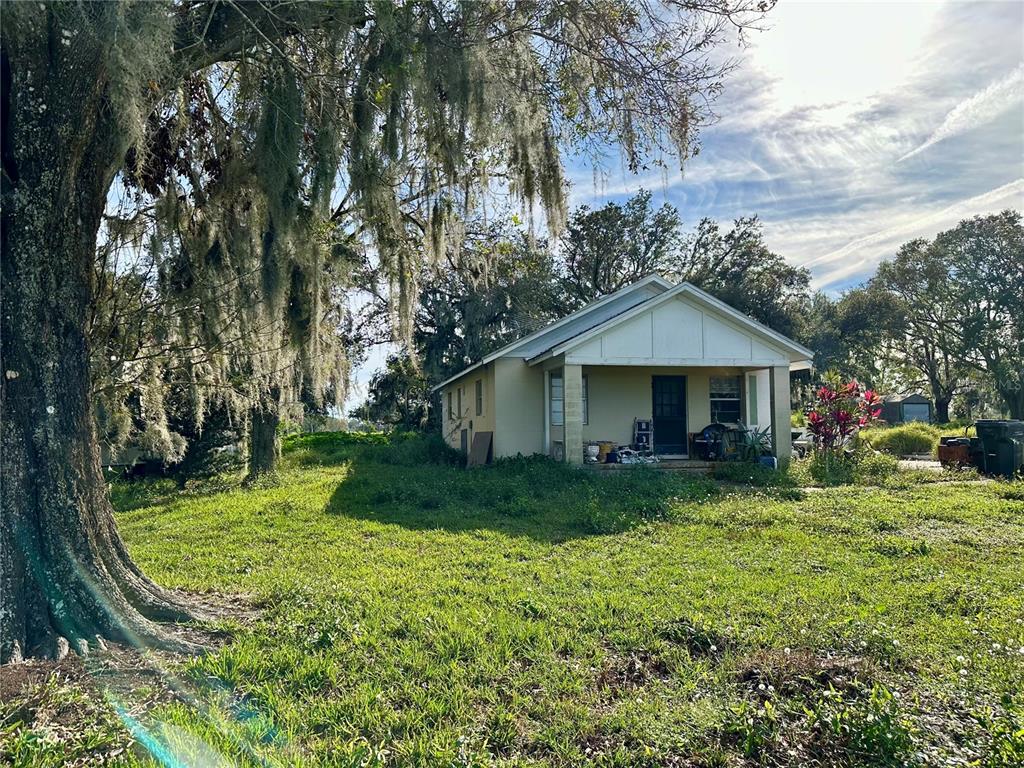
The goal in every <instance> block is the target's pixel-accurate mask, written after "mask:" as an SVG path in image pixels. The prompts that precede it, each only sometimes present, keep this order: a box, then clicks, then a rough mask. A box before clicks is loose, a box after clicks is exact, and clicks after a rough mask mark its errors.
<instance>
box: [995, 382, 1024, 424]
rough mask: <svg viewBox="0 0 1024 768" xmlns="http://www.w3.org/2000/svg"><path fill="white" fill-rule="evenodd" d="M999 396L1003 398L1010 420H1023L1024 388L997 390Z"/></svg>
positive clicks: (1002, 388)
mask: <svg viewBox="0 0 1024 768" xmlns="http://www.w3.org/2000/svg"><path fill="white" fill-rule="evenodd" d="M999 395H1000V397H1002V398H1003V403H1004V404H1005V405H1006V410H1007V412H1008V413H1009V414H1010V418H1011V419H1022V420H1024V387H1020V388H1017V389H1013V388H1012V387H1001V388H999Z"/></svg>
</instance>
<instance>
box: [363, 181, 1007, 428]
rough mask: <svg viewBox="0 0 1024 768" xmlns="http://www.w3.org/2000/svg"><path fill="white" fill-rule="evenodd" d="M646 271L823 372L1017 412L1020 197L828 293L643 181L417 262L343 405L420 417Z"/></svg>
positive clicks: (945, 411) (946, 401) (752, 236)
mask: <svg viewBox="0 0 1024 768" xmlns="http://www.w3.org/2000/svg"><path fill="white" fill-rule="evenodd" d="M649 274H660V275H662V276H664V277H665V278H667V279H669V280H672V281H674V282H678V281H682V280H686V281H689V282H691V283H693V284H694V285H696V286H698V287H700V288H702V289H704V290H706V291H708V292H709V293H711V294H713V295H715V296H716V297H718V298H719V299H721V300H723V301H725V302H727V303H728V304H730V305H731V306H733V307H736V308H737V309H739V310H740V311H742V312H744V313H746V314H747V315H749V316H750V317H752V318H754V319H755V320H758V321H759V322H761V323H764V324H765V325H767V326H769V327H770V328H773V329H774V330H777V331H779V332H780V333H783V334H786V335H787V336H790V337H792V338H794V339H796V340H797V341H799V342H801V343H803V344H805V345H806V346H808V347H809V348H810V349H812V350H814V351H815V353H816V357H815V361H814V362H815V367H816V369H818V370H819V371H825V370H833V371H835V372H837V373H839V374H841V375H843V376H846V377H856V378H857V379H859V380H860V381H861V382H863V383H865V384H867V385H869V386H871V387H873V388H876V389H878V390H880V391H881V392H883V393H897V392H909V391H918V390H919V391H922V392H924V393H926V394H927V395H929V396H930V397H931V399H932V400H933V401H934V403H935V418H936V420H937V421H939V422H947V421H949V420H950V418H951V417H952V416H953V415H959V416H961V417H963V418H968V419H970V418H974V417H976V416H977V415H979V414H981V413H984V412H991V413H1004V414H1008V415H1010V416H1012V417H1013V418H1024V319H1022V318H1024V228H1022V224H1021V215H1020V213H1019V212H1017V211H1004V212H1003V213H1000V214H995V215H990V216H978V217H975V218H972V219H967V220H964V221H962V222H960V224H958V225H957V226H956V227H954V228H953V229H951V230H949V231H946V232H942V233H940V234H938V235H937V236H936V237H935V238H934V239H933V240H925V239H917V240H913V241H911V242H909V243H906V244H905V245H903V246H902V247H901V248H900V249H899V250H898V252H897V253H896V254H895V255H894V257H893V258H892V259H890V260H887V261H884V262H883V263H882V264H881V265H880V266H879V269H878V271H877V273H876V274H875V275H874V276H873V277H872V278H871V279H869V280H868V281H866V282H865V283H864V284H862V285H860V286H857V287H854V288H851V289H848V290H846V291H844V292H842V293H839V294H838V295H829V294H826V293H824V292H821V291H815V290H813V289H812V287H811V275H810V273H809V272H808V270H806V269H804V268H801V267H795V266H792V265H791V264H789V263H788V262H787V261H786V260H785V259H784V258H783V256H781V255H780V254H778V253H775V252H773V251H772V250H771V249H769V248H768V246H767V245H766V244H765V242H764V238H763V233H762V228H761V225H760V222H759V221H758V219H757V217H756V216H751V217H745V218H740V219H737V220H735V221H734V222H732V225H731V226H730V227H728V228H724V227H722V226H721V225H720V224H718V223H717V222H714V221H712V220H710V219H703V220H701V221H700V222H698V224H697V225H696V227H695V228H694V229H693V230H692V231H689V232H688V231H686V230H685V228H684V226H683V222H682V219H681V217H680V215H679V212H678V210H677V209H676V208H675V207H673V206H672V205H670V204H668V203H665V204H663V205H662V206H660V207H658V208H655V207H654V206H653V205H652V197H651V194H650V192H647V191H643V190H642V191H640V192H639V193H638V194H637V195H635V196H634V197H632V198H631V199H629V200H627V201H626V202H625V203H621V204H620V203H614V202H613V203H608V204H607V205H605V206H603V207H601V208H597V209H591V208H590V207H588V206H581V207H579V208H577V209H576V210H575V211H574V212H573V213H572V214H571V216H570V218H569V221H568V224H567V226H566V228H565V232H564V234H563V235H562V237H561V238H560V240H559V241H557V242H545V241H540V242H533V241H532V240H531V238H530V237H529V236H528V234H527V233H525V232H524V231H523V229H522V228H521V227H520V226H518V222H517V221H516V220H515V218H514V217H509V218H508V219H507V220H505V221H503V222H502V223H499V224H495V223H492V224H490V225H489V226H487V227H484V228H481V229H480V231H479V232H478V233H477V234H476V235H475V236H473V237H467V238H466V239H465V240H464V241H463V243H462V244H461V250H460V251H459V252H458V253H452V254H448V256H447V258H446V262H445V263H444V264H443V265H433V266H428V267H426V268H425V269H424V271H423V273H422V275H421V277H420V291H419V299H418V304H417V308H416V313H415V325H414V332H413V346H412V349H406V350H403V351H401V352H398V353H396V354H393V355H391V356H390V357H389V359H388V360H387V363H386V366H385V368H384V369H383V370H381V371H378V372H377V373H376V374H375V375H374V376H373V378H372V379H371V381H370V383H369V387H368V395H367V398H366V400H365V402H364V403H362V404H361V405H360V406H358V407H357V408H356V409H355V410H354V411H353V412H352V413H353V415H358V416H360V417H362V418H365V419H369V420H373V421H378V422H382V423H386V424H393V425H398V426H401V427H404V428H412V429H415V428H425V427H429V426H431V425H432V424H433V423H434V419H435V418H436V416H435V413H434V409H433V408H432V400H431V396H430V391H429V390H430V388H431V387H432V386H434V385H435V384H437V383H438V382H440V381H443V380H444V379H445V378H447V377H449V376H451V375H452V374H454V373H456V372H458V371H459V370H461V369H462V368H464V367H466V366H467V365H469V364H471V363H473V362H476V361H478V360H480V359H481V358H482V357H484V356H485V355H487V354H488V353H490V352H493V351H495V350H497V349H499V348H501V347H502V346H505V345H506V344H508V343H510V342H512V341H514V340H516V339H518V338H521V337H522V336H525V335H526V334H528V333H530V332H532V331H534V330H537V329H538V328H540V327H542V326H544V325H545V324H547V323H549V322H551V321H552V320H554V319H556V318H558V317H561V316H564V315H566V314H568V313H569V312H571V311H574V310H575V309H578V308H580V307H582V306H584V305H585V304H587V303H588V302H590V301H593V300H594V299H596V298H599V297H600V296H603V295H607V294H609V293H612V292H614V291H616V290H618V289H620V288H622V287H623V286H625V285H628V284H629V283H632V282H634V281H636V280H638V279H639V278H641V277H643V276H645V275H649ZM379 311H382V310H379ZM805 383H809V381H808V382H805ZM798 390H799V387H798ZM954 403H955V404H956V406H957V409H958V412H957V413H956V414H954V412H953V405H954Z"/></svg>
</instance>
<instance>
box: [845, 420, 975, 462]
mask: <svg viewBox="0 0 1024 768" xmlns="http://www.w3.org/2000/svg"><path fill="white" fill-rule="evenodd" d="M973 434H974V430H973V428H969V427H957V426H956V425H953V424H946V425H942V426H939V425H937V424H926V423H925V422H923V421H912V422H909V423H907V424H898V425H896V426H894V427H871V428H868V429H865V430H863V431H861V432H860V433H859V434H858V439H859V440H860V441H861V442H863V443H864V444H865V445H868V446H870V447H871V448H873V449H874V450H876V451H883V452H884V453H888V454H892V455H893V456H908V455H912V454H922V453H930V454H932V455H935V452H936V450H937V449H938V447H939V438H941V437H945V436H947V435H949V436H953V437H964V436H965V435H973Z"/></svg>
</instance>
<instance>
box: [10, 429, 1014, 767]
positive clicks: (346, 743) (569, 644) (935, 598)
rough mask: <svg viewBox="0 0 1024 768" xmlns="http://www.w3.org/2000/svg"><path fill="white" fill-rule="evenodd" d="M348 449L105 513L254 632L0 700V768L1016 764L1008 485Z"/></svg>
mask: <svg viewBox="0 0 1024 768" xmlns="http://www.w3.org/2000/svg"><path fill="white" fill-rule="evenodd" d="M373 442H374V440H372V439H369V438H368V439H367V443H368V444H354V443H351V442H347V441H346V440H345V439H344V436H329V435H314V436H307V437H301V438H296V439H293V440H291V441H290V443H289V444H288V450H287V453H286V459H285V468H284V469H283V470H282V472H281V473H280V474H279V476H277V477H275V478H273V479H271V480H268V481H266V482H265V483H262V484H260V486H259V487H255V488H249V489H244V490H243V489H239V488H234V487H231V488H226V489H223V490H217V489H214V488H209V487H207V488H203V489H197V490H192V491H188V492H184V493H178V492H176V491H174V490H173V489H172V488H171V487H170V486H169V485H164V484H163V483H160V482H157V483H148V484H147V483H141V484H134V485H124V486H117V487H116V488H115V489H114V498H115V502H116V504H117V506H118V507H119V509H120V512H119V515H118V520H119V524H120V526H121V530H122V532H123V534H124V536H125V538H126V540H127V542H128V544H129V547H130V549H131V551H132V554H133V555H134V556H135V557H136V558H137V560H138V562H139V563H140V564H141V565H142V567H143V568H144V569H145V570H146V572H147V573H149V574H150V575H152V576H153V577H154V578H156V579H157V580H158V581H159V582H161V583H163V584H166V585H169V586H173V587H180V588H183V589H187V590H192V591H196V592H208V593H216V594H217V595H220V596H222V597H221V598H220V600H224V599H225V598H224V597H223V596H242V597H240V598H235V599H237V600H238V601H239V603H240V604H242V603H244V605H246V606H253V607H255V608H256V609H257V610H256V612H254V615H253V616H252V617H251V618H248V619H240V620H236V621H232V622H228V623H226V624H225V626H224V627H223V628H224V629H225V630H228V631H230V633H231V637H232V639H231V642H230V643H229V644H228V645H226V646H224V647H223V648H221V649H220V650H218V651H216V652H214V653H211V654H209V655H207V656H205V657H202V658H198V659H194V660H184V661H175V660H168V659H166V658H154V659H151V660H149V661H148V662H147V664H149V665H150V667H151V669H150V670H148V673H149V675H150V676H149V677H148V678H142V679H144V680H145V681H146V682H145V684H141V683H133V684H131V685H126V684H124V683H123V682H122V684H120V685H117V684H114V683H112V682H111V681H116V680H117V676H116V673H114V674H111V673H110V669H109V666H110V664H109V662H107V667H106V668H105V669H106V671H107V674H106V675H99V676H94V677H88V676H85V675H76V674H73V673H68V674H65V675H64V676H61V675H51V676H50V678H49V680H48V682H45V683H42V684H41V685H40V686H39V687H37V688H35V689H32V690H31V691H30V692H29V693H28V694H23V695H21V696H20V698H19V697H13V698H12V699H10V700H9V701H8V702H7V703H5V704H3V705H0V707H2V708H0V744H2V746H0V763H3V762H4V761H5V760H6V761H8V762H12V763H14V764H16V765H63V764H69V763H72V762H73V761H74V760H79V759H82V760H86V759H89V758H90V756H91V757H92V758H94V759H99V758H101V757H102V758H104V759H106V758H110V763H112V764H115V765H136V764H143V765H151V764H162V765H167V766H179V765H181V766H186V765H187V766H191V765H202V766H227V765H236V764H240V765H270V766H276V765H296V766H315V765H324V766H328V765H329V766H347V765H352V766H357V765H358V766H364V765H396V766H398V765H401V766H406V765H416V766H477V765H479V766H485V765H502V766H532V765H538V766H540V765H552V766H575V765H591V764H594V765H606V766H690V765H693V766H725V765H794V766H796V765H800V766H813V765H821V766H831V765H864V766H869V765H870V766H876V765H916V764H921V765H966V764H968V763H971V764H977V765H984V766H1011V765H1021V764H1024V694H1022V689H1024V623H1022V622H1024V568H1022V566H1021V563H1022V562H1024V484H1022V483H1016V484H1011V483H985V484H979V483H976V482H975V483H968V482H960V483H936V482H932V483H930V484H918V483H917V482H911V481H907V480H906V479H904V480H902V481H901V480H900V479H899V478H895V479H894V478H891V477H889V478H887V480H886V485H887V486H888V487H885V488H871V487H841V488H828V489H820V490H803V489H801V488H800V487H798V486H797V485H795V484H794V483H793V482H791V481H788V480H786V479H785V478H783V479H782V480H781V481H777V482H774V483H770V484H768V485H766V486H765V487H760V488H755V487H739V486H736V485H734V484H725V485H722V484H717V483H714V482H711V481H708V480H687V479H685V478H676V477H671V476H664V475H660V476H656V475H653V474H650V473H647V472H644V471H643V470H638V471H637V472H635V473H634V472H630V473H615V474H614V476H610V477H609V476H605V475H600V476H598V475H597V474H590V473H583V472H579V471H573V470H568V469H566V468H563V467H560V466H557V465H552V464H548V463H546V462H537V461H521V462H513V463H509V464H507V465H504V466H501V467H496V468H488V469H484V470H476V471H467V470H463V469H459V468H457V467H454V466H451V465H449V464H446V463H445V454H444V452H443V451H442V450H440V449H439V448H437V447H432V446H431V445H429V444H428V443H425V442H424V441H421V440H418V439H411V440H406V441H403V442H401V443H400V444H398V445H376V444H372V443H373ZM794 477H798V478H799V477H801V475H800V470H797V472H795V473H794ZM733 479H741V478H738V477H736V478H733ZM756 479H757V480H760V481H762V482H764V481H765V476H763V475H758V477H757V478H756ZM932 479H935V478H932ZM99 663H100V662H98V661H97V662H91V664H93V665H95V664H99ZM144 671H147V670H144ZM136 672H138V670H136ZM150 678H151V679H150ZM131 679H133V680H136V679H139V676H138V675H136V677H134V678H131ZM168 685H169V686H170V687H171V688H172V689H173V690H172V691H170V692H169V691H167V687H168ZM71 710H73V711H74V712H75V713H76V714H75V716H76V717H78V727H77V728H76V729H68V728H64V729H63V730H62V729H60V728H58V727H57V725H56V724H57V723H59V722H61V721H62V717H66V716H67V713H68V712H69V711H71ZM62 713H63V714H62ZM83 713H84V714H83ZM69 730H71V731H72V732H69ZM129 732H130V733H131V734H132V736H133V737H134V740H135V741H136V746H135V747H134V748H132V749H127V750H125V751H123V752H120V753H118V752H117V750H119V749H122V748H123V747H125V746H126V744H127V743H128V736H127V735H126V734H127V733H129ZM140 743H147V744H149V746H150V749H151V750H152V754H154V755H155V757H145V756H144V754H143V752H142V750H140V748H139V746H138V745H139V744H140ZM83 764H84V763H83ZM104 764H107V763H104Z"/></svg>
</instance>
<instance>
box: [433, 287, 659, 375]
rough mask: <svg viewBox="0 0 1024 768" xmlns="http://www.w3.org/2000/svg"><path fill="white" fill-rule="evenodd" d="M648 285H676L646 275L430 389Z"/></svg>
mask: <svg viewBox="0 0 1024 768" xmlns="http://www.w3.org/2000/svg"><path fill="white" fill-rule="evenodd" d="M648 285H659V286H661V287H662V288H664V289H665V291H666V292H669V291H671V290H672V289H673V288H675V286H673V285H672V283H670V282H669V281H668V280H666V279H665V278H663V277H661V276H660V275H648V276H647V277H645V278H643V279H641V280H637V281H636V282H635V283H630V284H629V285H627V286H624V287H622V288H620V289H619V290H617V291H615V293H609V294H608V295H607V296H602V297H601V298H600V299H597V300H596V301H592V302H590V303H589V304H587V306H585V307H582V308H580V309H577V310H576V311H575V312H573V313H572V314H570V315H566V316H565V317H563V318H561V319H560V320H556V321H555V322H553V323H551V324H549V325H545V326H544V327H543V328H541V329H540V330H537V331H534V332H533V333H531V334H529V335H528V336H523V338H521V339H518V340H517V341H513V342H512V343H511V344H508V345H506V346H504V347H502V348H501V349H499V350H497V351H496V352H492V353H491V354H489V355H487V356H486V357H485V358H484V359H483V360H481V361H480V362H479V363H475V364H473V365H471V366H469V367H468V368H463V369H462V370H461V371H459V372H458V373H456V374H455V375H454V376H450V377H449V378H447V379H445V380H444V381H442V382H441V383H440V384H436V385H434V386H433V387H431V388H430V391H431V392H437V391H438V390H439V389H441V388H443V387H446V386H448V385H449V384H451V383H452V382H453V381H456V380H458V379H461V378H462V377H463V376H465V375H466V374H467V373H470V372H471V371H474V370H476V369H477V368H479V367H480V366H482V365H486V364H487V363H489V362H491V361H493V360H497V359H498V358H499V357H508V356H509V355H511V354H512V353H513V352H515V351H516V350H517V349H519V348H520V347H522V346H524V345H525V344H528V343H529V342H531V341H533V340H534V339H537V338H539V337H541V336H543V335H544V334H545V333H548V332H549V331H553V330H555V329H556V328H561V327H562V326H563V325H565V324H566V323H569V322H572V321H573V320H576V319H578V318H580V317H582V316H583V315H586V314H588V313H590V312H592V311H593V310H595V309H597V308H598V307H603V306H604V305H605V304H608V303H609V302H611V301H613V300H614V299H617V298H619V297H620V296H625V295H626V294H627V293H632V292H633V291H634V290H637V289H640V288H643V287H645V286H648ZM662 295H664V294H662ZM659 298H661V297H660V296H653V297H651V298H650V299H648V300H647V301H642V302H640V304H639V305H637V306H641V305H644V304H647V303H649V302H650V301H653V300H656V299H659ZM628 311H629V310H627V312H628Z"/></svg>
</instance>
